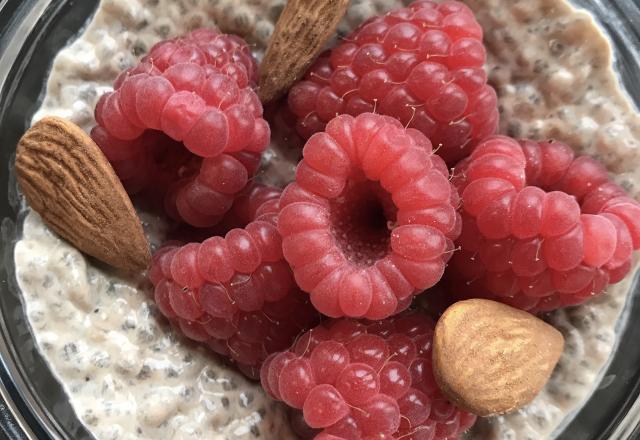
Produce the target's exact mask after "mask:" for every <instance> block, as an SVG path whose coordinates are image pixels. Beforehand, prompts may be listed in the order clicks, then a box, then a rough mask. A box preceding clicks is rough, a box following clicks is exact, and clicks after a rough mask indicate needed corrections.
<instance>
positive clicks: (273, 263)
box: [149, 187, 318, 378]
mask: <svg viewBox="0 0 640 440" xmlns="http://www.w3.org/2000/svg"><path fill="white" fill-rule="evenodd" d="M274 194H275V192H274V190H273V189H265V188H261V187H257V188H255V189H253V190H252V191H249V192H247V193H245V199H244V200H241V201H240V203H238V204H236V206H235V208H234V209H236V211H234V215H237V216H238V217H237V219H238V220H239V221H240V220H241V216H242V215H247V214H248V215H251V216H252V217H253V220H252V221H251V222H250V223H249V224H248V225H247V226H246V227H244V228H242V229H240V228H236V229H231V230H230V231H228V232H227V234H226V235H225V236H224V237H221V236H214V237H211V238H209V239H207V240H205V241H204V242H203V243H189V244H186V245H184V246H181V247H177V246H173V245H170V246H167V247H164V248H162V249H160V250H159V251H158V252H156V254H155V255H154V258H153V263H152V267H151V269H150V271H149V279H150V280H151V282H152V283H153V285H154V286H155V293H154V296H155V301H156V303H157V305H158V309H159V310H160V312H161V313H162V314H163V315H164V316H165V317H166V318H168V319H169V320H170V321H171V322H172V323H173V324H174V325H175V326H176V327H177V328H179V329H180V330H181V331H182V332H183V333H184V334H185V335H186V336H187V337H188V338H190V339H193V340H195V341H198V342H203V343H205V344H207V345H208V346H209V347H210V348H211V349H212V350H214V351H215V352H216V353H219V354H221V355H223V356H225V357H228V358H229V359H231V360H232V361H234V362H235V363H236V364H237V365H238V366H239V368H240V369H241V370H242V371H243V372H244V373H245V374H246V375H247V376H249V377H253V378H257V377H258V371H259V367H260V364H261V363H262V361H263V360H264V359H265V358H266V357H267V356H268V355H269V354H270V353H273V352H275V351H278V350H283V349H285V348H287V347H289V346H290V345H291V343H292V342H293V340H294V339H295V337H296V336H297V335H298V334H299V333H300V332H301V331H304V330H306V329H308V328H310V327H312V326H313V325H315V324H316V322H317V318H318V314H317V312H316V311H315V310H314V309H313V307H312V306H311V304H310V303H309V301H308V299H307V298H306V297H305V295H303V294H302V293H301V292H300V291H299V290H298V289H297V287H296V286H295V282H294V281H293V277H292V274H291V270H290V269H289V266H288V265H287V263H286V261H284V260H283V258H282V248H281V240H280V235H279V234H278V231H277V229H276V226H275V224H274V220H275V217H276V213H277V211H278V209H279V206H278V201H277V198H274V197H273V195H274ZM260 200H263V203H262V204H261V205H260V206H259V207H256V206H257V202H259V201H260Z"/></svg>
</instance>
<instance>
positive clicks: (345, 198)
mask: <svg viewBox="0 0 640 440" xmlns="http://www.w3.org/2000/svg"><path fill="white" fill-rule="evenodd" d="M395 217H396V214H395V208H394V205H393V202H392V201H391V196H390V195H389V193H387V192H386V191H385V190H384V189H382V187H380V185H379V184H378V183H377V182H371V181H363V182H362V181H359V182H354V181H351V182H350V183H349V184H348V186H347V188H346V189H345V191H344V192H343V193H342V194H341V195H340V197H338V198H336V199H334V200H333V201H332V202H331V226H332V233H333V235H334V237H335V239H336V241H337V243H338V246H339V247H340V249H341V250H342V252H343V253H344V255H345V256H346V257H347V258H348V259H349V260H351V261H352V262H354V263H356V264H360V265H363V266H369V265H372V264H373V263H375V262H376V261H377V260H379V259H381V258H383V257H384V256H385V255H386V254H387V253H388V250H389V236H390V234H389V224H390V223H393V222H394V221H395Z"/></svg>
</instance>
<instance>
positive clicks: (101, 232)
mask: <svg viewBox="0 0 640 440" xmlns="http://www.w3.org/2000/svg"><path fill="white" fill-rule="evenodd" d="M16 171H17V177H18V183H19V184H20V188H21V189H22V192H23V193H24V195H25V197H26V199H27V202H28V203H29V205H30V206H31V208H33V209H34V210H35V211H36V212H38V213H39V214H40V216H41V217H42V219H43V220H44V222H45V223H46V224H47V225H48V226H49V227H50V228H51V229H52V230H53V231H55V232H56V233H57V234H59V235H60V236H61V237H63V238H64V239H65V240H67V241H68V242H70V243H71V244H73V245H74V246H75V247H76V248H78V249H79V250H81V251H82V252H84V253H86V254H88V255H91V256H93V257H95V258H97V259H99V260H101V261H103V262H105V263H107V264H109V265H111V266H114V267H117V268H120V269H125V270H127V271H139V270H143V269H146V268H147V266H148V265H149V262H150V259H151V255H150V253H149V245H148V243H147V240H146V238H145V236H144V233H143V231H142V226H141V224H140V221H139V220H138V217H137V216H136V212H135V210H134V208H133V205H132V204H131V200H130V199H129V196H127V193H126V192H125V190H124V188H123V187H122V184H121V183H120V180H119V179H118V177H117V176H116V174H115V172H114V171H113V168H111V165H110V164H109V161H108V160H107V158H106V157H105V156H104V154H102V151H100V148H98V146H97V145H96V144H95V143H94V142H93V140H92V139H91V138H90V137H89V136H88V135H87V134H86V133H85V132H84V131H83V130H82V129H81V128H80V127H78V126H77V125H75V124H73V123H72V122H69V121H67V120H64V119H61V118H56V117H48V118H44V119H42V120H41V121H39V122H37V123H36V124H35V125H33V127H31V128H30V129H29V130H28V131H27V132H26V133H25V134H24V136H23V137H22V139H20V142H19V143H18V147H17V150H16Z"/></svg>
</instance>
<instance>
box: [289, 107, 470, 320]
mask: <svg viewBox="0 0 640 440" xmlns="http://www.w3.org/2000/svg"><path fill="white" fill-rule="evenodd" d="M303 156H304V158H303V160H302V161H301V162H300V163H299V164H298V168H297V170H296V177H295V182H294V183H292V184H290V185H289V186H288V187H287V188H286V189H285V191H284V192H283V195H282V198H281V201H280V204H281V211H280V214H279V217H278V230H279V231H280V233H281V234H282V239H283V241H282V246H283V253H284V257H285V258H286V260H287V261H288V262H289V264H290V265H291V267H292V269H293V273H294V275H295V279H296V281H297V283H298V285H299V286H300V288H301V289H302V290H304V291H306V292H308V293H309V294H310V296H311V302H312V303H313V305H314V306H315V307H316V309H318V311H320V312H321V313H323V314H325V315H327V316H331V317H340V316H349V317H366V318H369V319H382V318H385V317H388V316H391V315H392V314H394V313H397V312H398V311H400V310H403V309H405V308H406V307H407V306H408V305H409V304H410V302H411V299H412V297H413V296H414V295H415V294H417V293H419V292H421V291H423V290H425V289H427V288H429V287H431V286H433V285H434V284H435V283H437V282H438V281H439V280H440V278H441V276H442V273H443V272H444V267H445V264H446V262H447V260H448V259H449V258H450V256H451V253H452V250H453V242H452V240H455V239H456V238H457V237H458V235H459V234H460V227H461V222H460V216H459V214H458V213H457V212H456V207H457V205H458V194H457V192H456V190H455V188H453V187H452V185H451V183H450V182H449V173H448V170H447V168H446V166H445V164H444V162H443V161H442V159H441V158H440V157H439V156H437V155H435V154H434V153H433V151H432V148H431V144H430V142H429V140H428V139H427V138H426V137H425V136H424V135H423V134H422V133H420V132H419V131H417V130H415V129H405V128H404V127H403V126H402V125H401V124H400V122H398V121H397V120H395V119H393V118H390V117H388V116H381V115H377V114H372V113H364V114H362V115H359V116H357V117H355V118H354V117H352V116H349V115H341V116H339V117H337V118H335V119H333V120H332V121H331V122H329V124H327V127H326V131H325V132H321V133H316V134H314V135H313V136H312V137H311V138H310V139H309V140H308V142H307V143H306V145H305V147H304V149H303Z"/></svg>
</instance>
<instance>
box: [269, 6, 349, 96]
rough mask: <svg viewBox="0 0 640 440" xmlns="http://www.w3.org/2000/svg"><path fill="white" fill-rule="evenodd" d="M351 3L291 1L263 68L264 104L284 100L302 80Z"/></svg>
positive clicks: (276, 30) (274, 33) (281, 16)
mask: <svg viewBox="0 0 640 440" xmlns="http://www.w3.org/2000/svg"><path fill="white" fill-rule="evenodd" d="M348 5H349V0H289V1H288V2H287V5H286V6H285V8H284V10H283V11H282V14H280V18H278V22H277V23H276V28H275V30H274V31H273V36H272V37H271V41H270V42H269V47H268V48H267V52H266V53H265V56H264V59H263V60H262V63H261V64H260V69H259V77H260V89H259V91H258V95H259V96H260V100H261V101H262V103H263V104H267V103H269V102H271V101H273V100H275V99H277V98H279V97H280V96H282V95H283V94H284V93H285V92H286V91H287V90H289V87H291V85H292V84H293V83H294V82H296V81H297V80H299V79H300V78H302V76H303V75H304V73H305V72H306V71H307V69H308V68H309V66H310V65H311V63H312V62H313V61H314V60H315V59H316V56H317V55H318V53H320V51H321V50H322V48H323V47H324V45H325V44H326V42H327V41H328V40H329V38H330V37H331V36H332V35H333V34H334V32H335V30H336V27H337V26H338V23H339V22H340V19H342V16H343V15H344V14H345V12H346V10H347V6H348Z"/></svg>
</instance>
